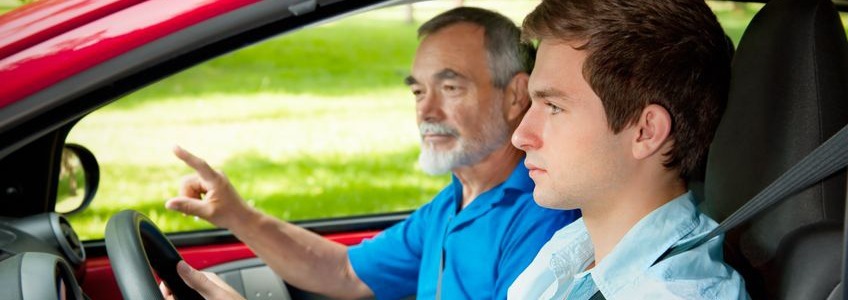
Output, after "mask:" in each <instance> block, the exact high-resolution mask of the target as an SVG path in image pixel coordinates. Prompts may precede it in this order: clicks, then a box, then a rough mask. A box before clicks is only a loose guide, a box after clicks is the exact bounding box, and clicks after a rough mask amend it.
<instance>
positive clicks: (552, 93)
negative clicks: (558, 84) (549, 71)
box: [532, 88, 568, 99]
mask: <svg viewBox="0 0 848 300" xmlns="http://www.w3.org/2000/svg"><path fill="white" fill-rule="evenodd" d="M532 96H533V98H559V99H567V98H568V97H566V95H565V93H563V92H562V91H560V90H557V89H554V88H545V89H541V90H536V91H533V94H532Z"/></svg>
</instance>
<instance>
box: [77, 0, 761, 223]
mask: <svg viewBox="0 0 848 300" xmlns="http://www.w3.org/2000/svg"><path fill="white" fill-rule="evenodd" d="M453 3H454V1H434V2H425V3H421V4H418V5H416V7H415V17H416V21H418V22H420V21H421V20H424V19H427V18H429V17H431V16H432V15H434V14H435V13H437V12H438V11H441V10H444V9H446V8H448V7H450V6H451V5H452V4H453ZM466 3H467V4H469V5H480V6H484V7H494V8H497V9H498V10H500V11H504V12H508V14H509V15H510V16H511V17H512V18H514V19H516V20H520V18H521V17H522V16H523V15H524V14H526V12H527V11H529V10H530V9H531V8H532V7H533V4H534V3H536V2H534V1H515V0H499V1H473V0H470V1H466ZM715 5H716V9H717V11H718V14H719V16H720V18H721V19H722V21H723V23H725V25H727V31H728V33H729V34H730V35H731V37H732V38H733V39H734V41H738V36H739V35H741V33H742V30H741V28H744V26H745V24H747V22H748V21H747V20H748V19H750V15H751V13H752V11H753V9H749V8H747V7H742V8H741V9H740V8H739V7H731V6H728V5H726V4H724V3H717V4H715ZM404 16H405V11H404V7H395V8H391V9H387V10H381V11H377V12H373V13H369V14H366V15H360V16H356V17H353V18H349V19H346V20H345V21H342V22H336V23H329V24H324V25H321V26H318V27H314V28H310V29H307V30H302V31H298V32H296V33H294V34H290V35H285V36H282V37H277V38H273V39H270V40H267V41H265V42H262V43H258V44H256V45H253V46H250V47H248V48H245V49H242V50H239V51H237V52H234V53H232V54H228V55H225V56H222V57H220V58H217V59H215V60H212V61H209V62H207V63H204V64H201V65H198V66H196V67H194V68H191V69H189V70H187V71H184V72H182V73H180V74H176V75H174V76H171V77H169V78H167V79H165V80H162V81H160V82H158V83H155V84H153V85H151V86H149V87H146V88H144V89H142V90H139V91H138V92H135V93H133V94H131V95H129V96H127V97H124V98H123V99H119V100H118V101H116V102H115V103H113V104H110V105H108V106H106V107H104V108H103V109H100V110H98V111H96V112H95V113H93V114H91V115H89V116H87V117H86V118H84V119H83V120H82V121H81V122H80V123H79V124H78V125H76V126H75V128H74V129H73V131H72V132H71V134H70V136H69V138H68V140H69V142H74V143H79V144H82V145H84V146H86V147H88V148H89V149H91V150H92V151H93V152H94V153H95V155H96V156H97V158H98V160H99V162H100V165H101V184H100V188H99V190H98V192H97V196H96V198H95V201H94V202H93V204H92V205H91V207H89V209H87V210H86V211H85V212H83V213H82V214H79V215H75V216H71V218H70V219H71V222H72V223H73V225H74V227H75V228H76V229H77V231H78V232H79V235H80V236H81V237H82V238H83V239H98V238H102V236H103V232H104V230H105V224H106V220H108V218H109V217H110V216H111V215H112V214H114V213H116V212H118V211H120V210H123V209H127V208H133V209H136V210H139V211H141V212H142V213H144V214H146V215H148V216H150V217H151V218H152V219H153V220H154V222H156V223H157V225H159V226H160V228H162V229H163V230H164V231H167V232H176V231H187V230H195V229H203V228H210V227H211V226H210V225H209V224H208V223H206V222H204V221H202V220H195V219H193V218H187V217H184V216H181V215H180V214H177V213H173V212H168V211H166V210H165V209H164V207H163V203H164V201H165V200H166V199H168V198H170V197H172V196H174V195H176V192H177V188H178V184H179V181H180V178H181V177H182V176H184V175H186V174H190V173H191V170H190V169H188V168H187V167H185V166H184V165H182V163H181V162H180V161H178V160H177V159H176V158H174V157H173V156H172V155H171V153H170V149H171V147H172V146H173V145H175V144H179V145H182V146H184V147H185V148H187V149H189V150H191V151H193V152H195V153H196V154H198V155H200V156H202V157H204V158H206V159H207V160H208V161H209V163H210V164H211V165H212V166H213V167H215V168H218V169H221V170H223V171H224V172H225V173H226V174H227V175H228V177H229V178H230V179H231V181H232V182H233V183H234V185H235V186H236V187H237V189H238V190H239V191H240V192H241V193H242V195H243V196H244V198H245V199H247V200H248V202H249V203H250V204H252V205H254V206H256V207H258V208H260V209H262V210H263V211H266V212H268V213H270V214H272V215H275V216H278V217H280V218H283V219H286V220H307V219H316V218H328V217H338V216H349V215H362V214H370V213H377V212H390V211H403V210H410V209H414V208H415V207H418V206H420V205H421V204H422V203H425V202H426V201H428V200H429V199H430V198H431V197H432V196H433V195H434V194H435V193H437V192H438V191H439V190H440V189H441V188H442V187H443V186H444V185H445V184H446V183H447V182H448V181H449V177H448V176H435V177H434V176H427V175H425V174H423V173H422V172H421V171H420V169H418V167H417V166H416V157H417V155H418V148H417V144H418V140H417V139H418V138H417V130H416V127H415V124H414V120H415V114H414V103H413V100H412V97H411V95H409V92H408V91H407V89H406V88H405V87H404V86H403V84H402V79H403V78H404V77H405V76H406V75H407V74H408V69H409V65H410V64H411V59H412V56H413V55H414V50H415V46H416V44H417V39H416V37H415V30H416V28H417V26H418V22H413V23H408V22H406V21H405V20H404Z"/></svg>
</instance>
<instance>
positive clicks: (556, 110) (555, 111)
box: [545, 102, 562, 115]
mask: <svg viewBox="0 0 848 300" xmlns="http://www.w3.org/2000/svg"><path fill="white" fill-rule="evenodd" d="M545 105H547V106H548V109H549V110H550V111H549V113H550V114H552V115H555V114H558V113H561V112H562V108H560V107H559V106H556V105H554V104H553V103H550V102H545Z"/></svg>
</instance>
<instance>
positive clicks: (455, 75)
mask: <svg viewBox="0 0 848 300" xmlns="http://www.w3.org/2000/svg"><path fill="white" fill-rule="evenodd" d="M433 78H435V79H436V80H445V79H467V77H465V76H464V75H462V74H460V73H459V72H457V71H454V70H453V69H451V68H445V69H443V70H441V71H439V72H438V73H436V74H435V75H433Z"/></svg>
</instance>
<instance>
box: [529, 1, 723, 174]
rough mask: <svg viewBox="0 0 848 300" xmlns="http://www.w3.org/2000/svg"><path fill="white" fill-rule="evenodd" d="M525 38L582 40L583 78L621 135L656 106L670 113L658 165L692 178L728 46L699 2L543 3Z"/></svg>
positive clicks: (719, 109) (715, 109)
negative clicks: (667, 141)
mask: <svg viewBox="0 0 848 300" xmlns="http://www.w3.org/2000/svg"><path fill="white" fill-rule="evenodd" d="M523 27H524V28H523V30H524V38H525V39H542V40H544V39H552V40H560V41H569V42H584V43H585V44H583V45H582V46H581V47H579V48H578V49H580V50H586V51H588V56H587V58H586V62H585V64H584V65H583V77H584V78H586V81H587V82H588V83H589V85H590V86H591V87H592V90H593V91H594V92H595V93H596V94H597V95H598V96H599V97H600V98H601V102H602V103H603V105H604V110H605V111H606V116H607V120H608V122H609V126H610V129H612V131H613V132H615V133H618V132H621V130H623V129H624V128H625V127H627V126H629V125H632V124H634V123H635V122H637V121H638V120H639V116H640V115H641V112H642V109H644V108H645V107H646V106H647V105H649V104H657V105H660V106H662V107H664V108H665V109H666V110H668V111H669V113H670V114H671V118H672V128H671V137H672V139H673V141H674V145H673V147H672V149H671V150H669V151H668V152H667V153H664V155H666V156H667V158H666V160H665V162H664V166H665V167H667V168H678V169H679V172H680V176H681V178H684V179H687V178H689V177H690V176H691V175H693V171H694V170H697V169H698V168H699V167H700V166H701V165H702V164H703V162H704V160H705V159H706V153H707V149H708V146H709V144H710V142H711V140H712V138H713V135H714V133H715V130H716V127H717V126H718V122H719V119H720V118H721V114H722V113H723V112H724V107H725V105H726V104H727V93H728V85H729V83H730V59H731V56H732V54H733V46H732V44H731V42H730V41H729V40H728V39H727V36H726V35H725V33H724V31H723V30H722V28H721V26H720V25H719V23H718V20H716V17H715V15H714V14H713V12H712V11H711V10H710V8H709V7H708V6H707V5H706V3H705V2H704V1H703V0H544V1H542V3H541V4H540V5H539V6H538V7H536V9H535V10H534V11H533V12H532V13H530V15H528V16H527V18H526V19H524V26H523Z"/></svg>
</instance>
